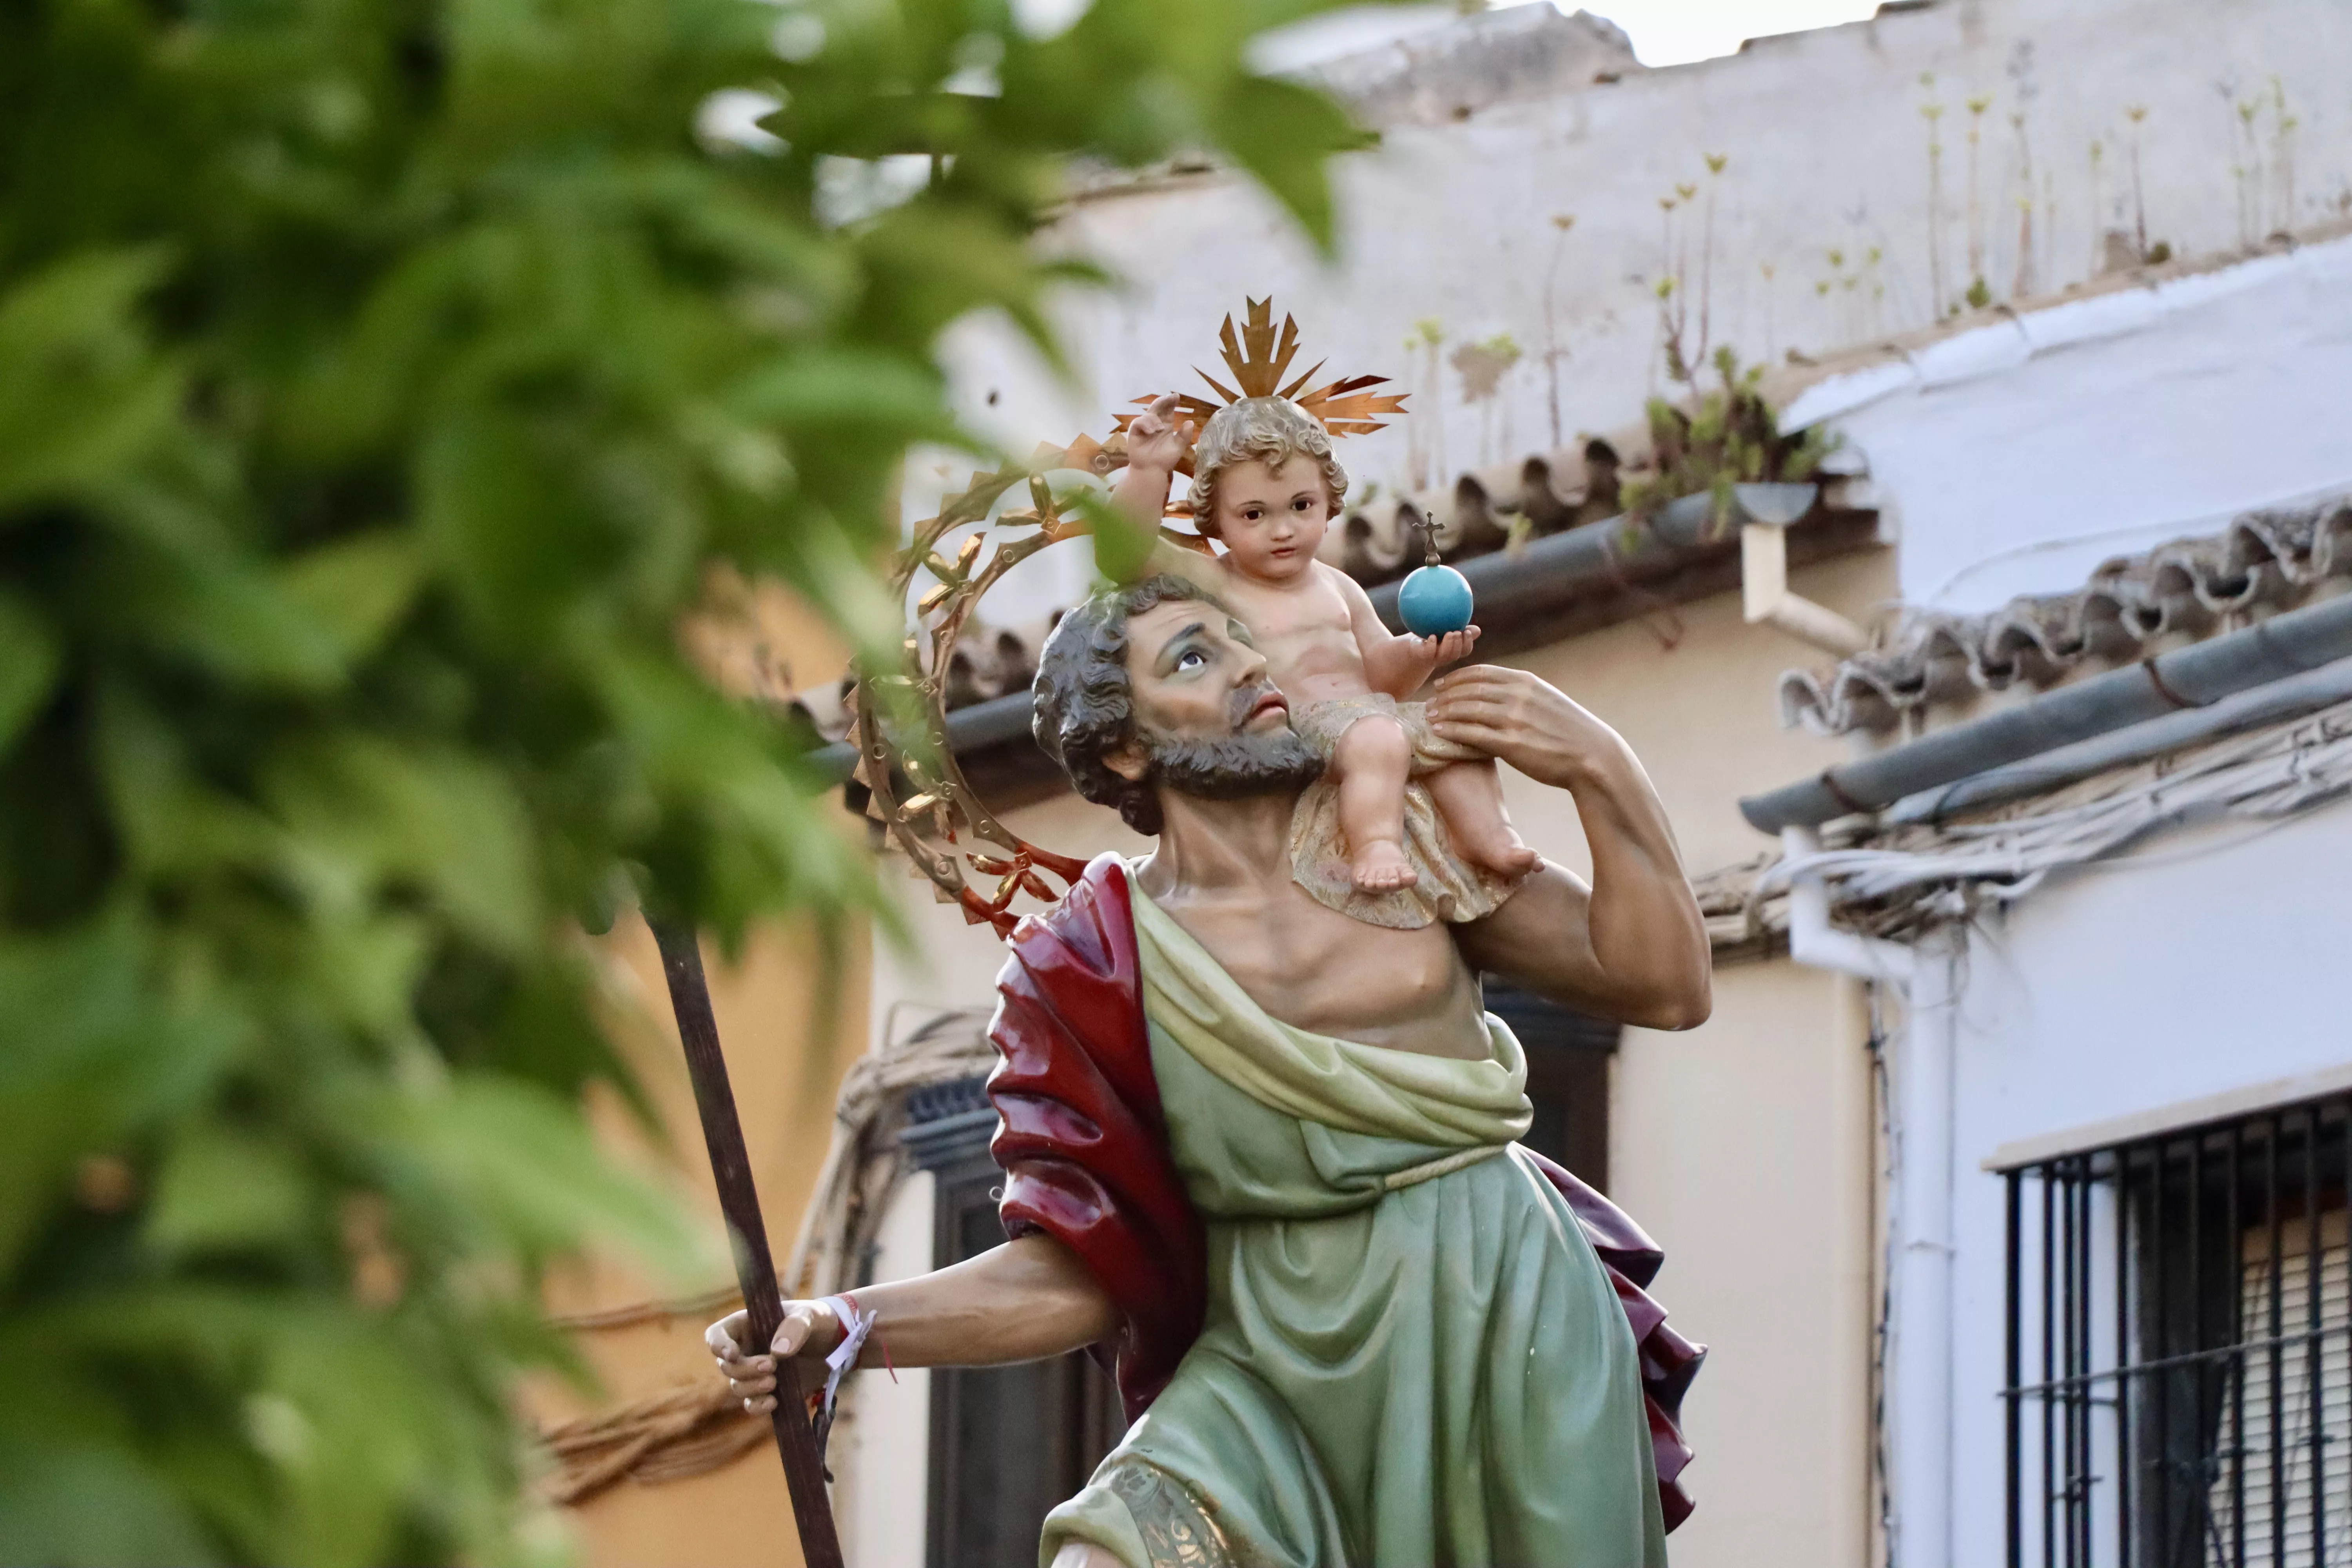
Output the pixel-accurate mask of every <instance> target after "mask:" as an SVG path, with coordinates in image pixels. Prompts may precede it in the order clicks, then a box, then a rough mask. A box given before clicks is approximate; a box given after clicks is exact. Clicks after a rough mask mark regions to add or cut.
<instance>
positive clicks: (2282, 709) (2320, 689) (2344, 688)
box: [1780, 658, 2352, 844]
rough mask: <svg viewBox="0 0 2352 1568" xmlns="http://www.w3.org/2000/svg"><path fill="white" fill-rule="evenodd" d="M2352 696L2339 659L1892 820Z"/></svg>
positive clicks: (2053, 780) (1982, 779) (1911, 803)
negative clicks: (2306, 672)
mask: <svg viewBox="0 0 2352 1568" xmlns="http://www.w3.org/2000/svg"><path fill="white" fill-rule="evenodd" d="M2346 700H2352V658H2339V659H2337V660H2336V662H2335V663H2333V664H2324V665H2321V666H2320V667H2319V668H2317V669H2315V670H2313V671H2311V672H2310V673H2309V674H2307V675H2296V676H2290V677H2289V678H2288V679H2284V680H2278V681H2273V682H2272V683H2271V684H2269V685H2267V686H2257V687H2254V688H2252V689H2250V690H2246V691H2241V692H2239V693H2238V694H2237V695H2236V696H2234V697H2225V698H2223V699H2221V700H2220V701H2218V702H2216V703H2214V704H2213V705H2212V706H2211V707H2210V708H2190V709H2186V710H2182V711H2180V712H2179V713H2168V714H2166V715H2165V716H2164V717H2163V718H2161V719H2150V720H2148V721H2147V722H2146V723H2144V724H2133V725H2131V726H2129V727H2127V728H2126V729H2122V730H2117V731H2115V732H2114V733H2113V734H2110V735H2095V736H2093V737H2092V738H2091V739H2090V740H2087V741H2077V742H2074V744H2073V745H2071V746H2061V747H2059V748H2058V749H2057V750H2056V751H2054V752H2044V753H2043V754H2042V755H2041V756H2038V757H2031V758H2028V759H2026V760H2025V761H2023V762H2019V763H2010V764H2009V765H2008V766H2007V767H2000V768H1993V769H1990V771H1988V772H1985V773H1977V774H1975V775H1974V776H1972V777H1969V778H1964V779H1962V780H1960V781H1959V782H1958V784H1947V785H1946V786H1944V787H1943V788H1941V789H1932V790H1922V791H1920V792H1919V793H1918V794H1916V795H1905V796H1904V797H1903V798H1902V799H1901V800H1898V801H1896V802H1895V804H1894V805H1892V806H1890V807H1888V808H1887V811H1886V820H1887V821H1888V822H1893V823H1917V822H1927V823H1933V822H1938V821H1941V820H1942V819H1943V818H1945V817H1947V816H1953V815H1955V814H1957V813H1959V812H1963V811H1978V810H1981V809H1983V808H1985V807H1987V806H1994V805H2004V804H2006V803H2007V802H2010V801H2012V800H2018V799H2021V798H2023V797H2024V796H2026V795H2039V794H2041V793H2042V792H2043V791H2044V790H2052V789H2056V788H2059V787H2060V786H2061V785H2063V784H2073V783H2074V782H2075V781H2076V780H2077V779H2086V778H2089V777H2091V776H2092V775H2093V774H2095V773H2105V772H2106V771H2107V770H2108V769H2110V768H2121V767H2128V766H2130V765H2131V764H2132V763H2144V762H2147V760H2148V759H2149V758H2151V757H2159V756H2162V755H2164V754H2165V753H2166V752H2177V751H2179V750H2180V749H2181V748H2182V747H2184V746H2190V745H2195V744H2197V743H2198V742H2202V741H2209V740H2213V739H2216V738H2218V737H2220V736H2222V735H2231V734H2235V733H2237V732H2238V731H2241V730H2251V729H2252V728H2254V727H2255V726H2256V725H2258V724H2269V723H2274V722H2276V721H2280V720H2284V719H2294V718H2298V717H2300V716H2302V715H2303V714H2305V713H2310V712H2315V711H2316V710H2319V709H2322V708H2332V707H2334V706H2335V705H2336V703H2339V702H2343V701H2346ZM1803 831H1806V830H1805V829H1802V828H1784V829H1782V830H1781V833H1780V841H1781V842H1782V843H1783V844H1786V843H1787V842H1788V841H1789V835H1790V834H1791V833H1798V832H1803Z"/></svg>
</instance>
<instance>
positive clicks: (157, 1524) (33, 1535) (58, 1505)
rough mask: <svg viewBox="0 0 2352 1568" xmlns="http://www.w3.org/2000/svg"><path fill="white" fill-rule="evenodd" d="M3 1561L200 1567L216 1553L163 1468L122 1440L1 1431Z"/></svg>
mask: <svg viewBox="0 0 2352 1568" xmlns="http://www.w3.org/2000/svg"><path fill="white" fill-rule="evenodd" d="M0 1498H5V1499H7V1500H8V1506H7V1507H5V1508H0V1563H52V1564H56V1565H57V1568H148V1565H149V1564H152V1563H185V1564H187V1565H188V1568H204V1565H205V1564H209V1563H218V1562H220V1561H221V1560H222V1559H221V1556H220V1553H219V1552H217V1551H216V1550H215V1547H214V1545H213V1543H212V1542H210V1541H209V1540H207V1539H206V1536H205V1531H204V1530H203V1529H202V1528H201V1527H200V1526H199V1525H198V1523H197V1521H196V1520H195V1518H194V1515H193V1514H192V1513H191V1512H190V1510H188V1508H187V1506H186V1505H185V1504H184V1502H182V1501H181V1500H180V1499H179V1498H177V1497H175V1496H173V1489H172V1486H171V1482H170V1479H169V1478H168V1477H167V1476H164V1475H162V1474H159V1473H158V1472H157V1471H156V1469H155V1468H154V1467H153V1466H152V1465H151V1464H147V1463H143V1462H142V1460H141V1459H140V1458H138V1457H137V1456H136V1455H135V1454H133V1453H132V1452H131V1451H130V1450H129V1448H128V1447H127V1446H126V1447H97V1446H83V1445H71V1446H65V1447H60V1446H58V1445H57V1444H54V1443H46V1442H27V1441H8V1440H5V1439H0Z"/></svg>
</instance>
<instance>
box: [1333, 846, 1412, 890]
mask: <svg viewBox="0 0 2352 1568" xmlns="http://www.w3.org/2000/svg"><path fill="white" fill-rule="evenodd" d="M1348 874H1349V876H1350V877H1351V878H1353V879H1354V880H1355V883H1356V890H1357V891H1358V892H1360V893H1392V892H1395V891H1396V890H1397V889H1400V888H1410V887H1412V885H1413V884H1414V883H1415V882H1418V881H1420V880H1421V876H1420V873H1418V872H1416V871H1415V870H1414V869H1413V868H1412V861H1410V860H1408V859H1406V858H1405V857H1404V847H1403V846H1402V845H1401V844H1398V843H1396V842H1394V841H1393V840H1391V839H1386V838H1375V839H1372V840H1371V841H1370V842H1369V843H1367V844H1366V845H1365V846H1364V847H1362V848H1361V849H1360V850H1358V851H1357V852H1356V853H1355V854H1353V855H1351V856H1349V858H1348Z"/></svg>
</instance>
